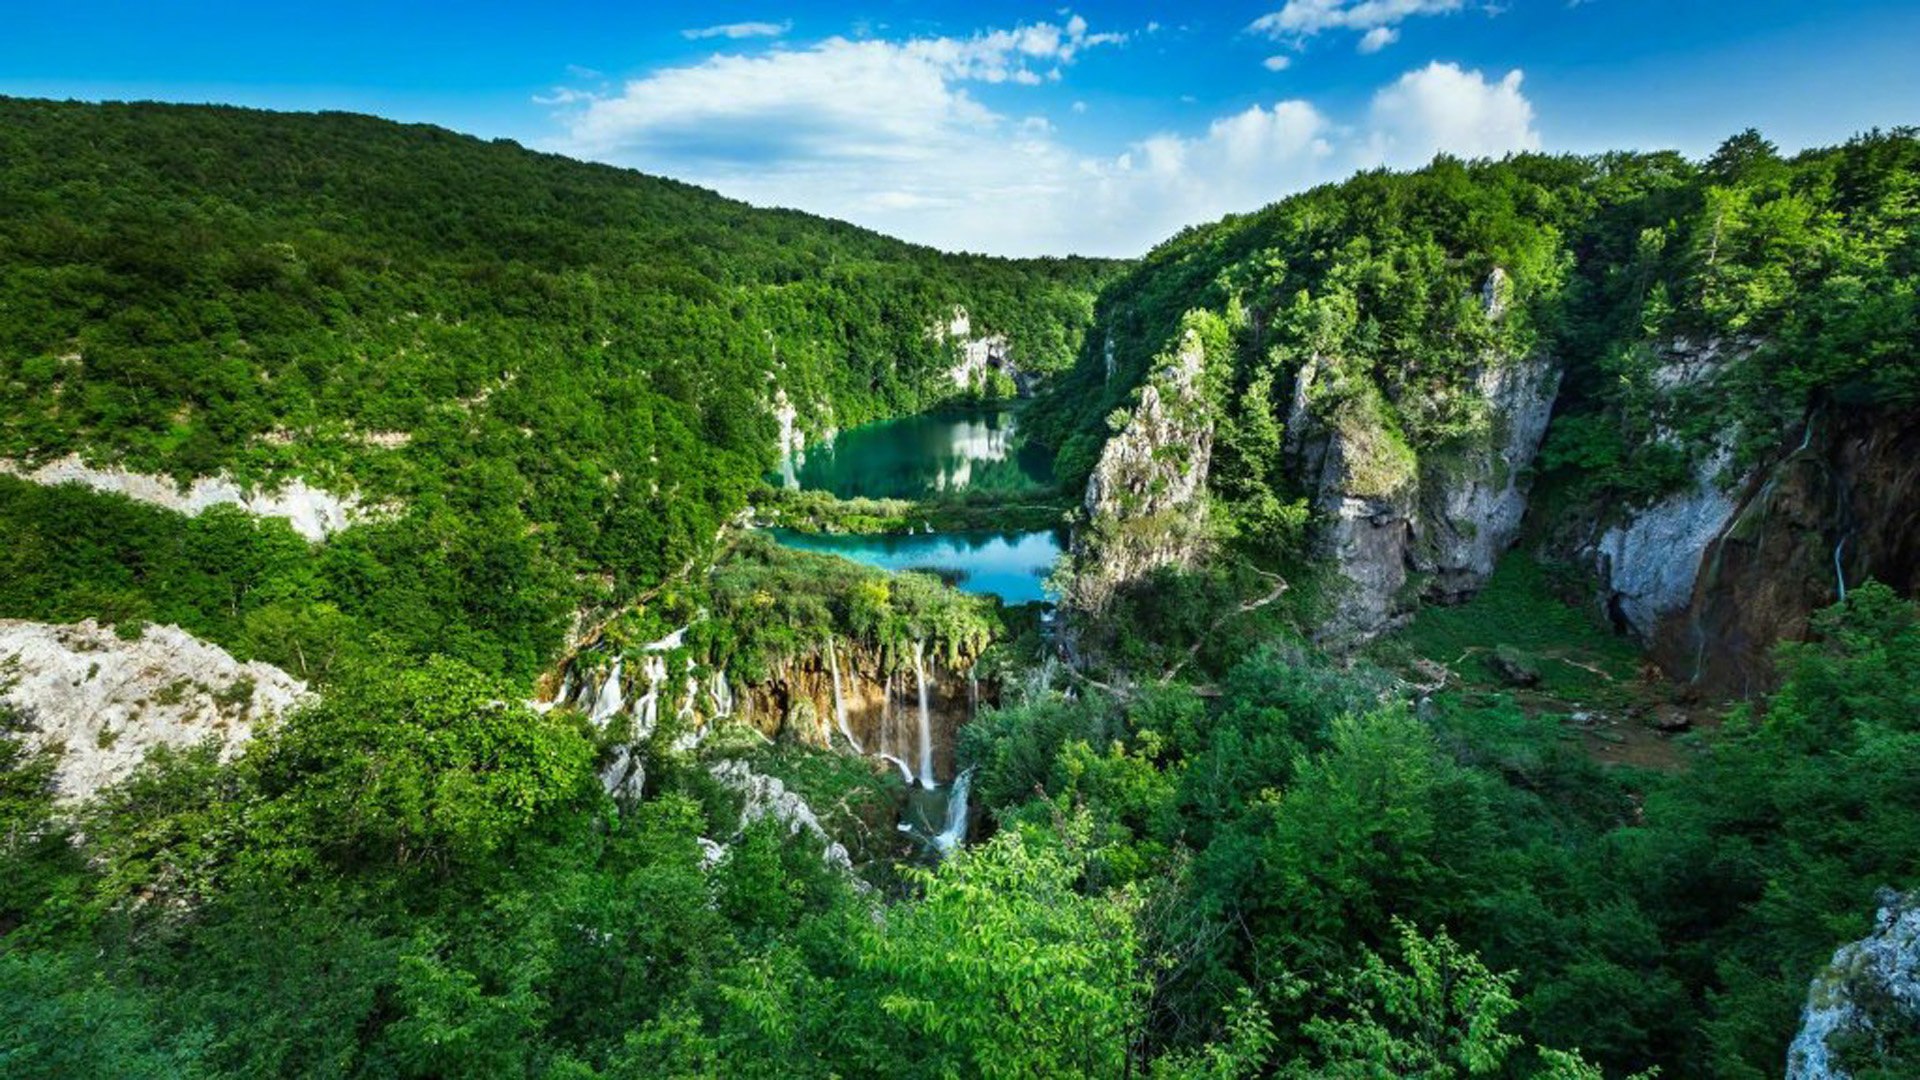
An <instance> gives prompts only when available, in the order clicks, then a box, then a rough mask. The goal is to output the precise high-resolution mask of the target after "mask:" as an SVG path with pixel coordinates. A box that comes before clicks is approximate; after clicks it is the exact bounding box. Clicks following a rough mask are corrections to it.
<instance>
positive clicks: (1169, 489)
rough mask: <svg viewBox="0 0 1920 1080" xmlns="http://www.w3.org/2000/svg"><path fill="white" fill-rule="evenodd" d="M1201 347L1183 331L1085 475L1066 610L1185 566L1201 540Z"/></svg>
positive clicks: (1204, 421)
mask: <svg viewBox="0 0 1920 1080" xmlns="http://www.w3.org/2000/svg"><path fill="white" fill-rule="evenodd" d="M1205 365H1206V349H1205V347H1204V344H1203V343H1202V341H1201V339H1200V335H1199V333H1198V332H1196V331H1194V330H1192V329H1189V330H1188V331H1187V332H1186V333H1185V335H1183V336H1182V338H1181V339H1180V342H1179V344H1178V345H1177V346H1176V347H1175V349H1174V350H1173V351H1172V352H1171V353H1170V354H1168V355H1166V356H1164V357H1162V358H1161V359H1160V360H1159V361H1158V362H1157V364H1156V365H1155V367H1154V369H1153V371H1152V372H1150V373H1149V375H1148V376H1147V379H1146V381H1145V382H1143V383H1142V384H1141V386H1140V390H1139V396H1138V398H1137V399H1136V400H1135V403H1134V406H1133V409H1132V411H1131V413H1130V414H1129V416H1128V418H1127V422H1126V425H1125V426H1124V427H1123V428H1122V429H1121V430H1120V431H1118V432H1116V433H1115V434H1114V435H1113V437H1111V438H1109V439H1108V440H1107V442H1106V445H1105V446H1104V447H1102V448H1101V451H1100V460H1099V462H1098V463H1097V464H1096V465H1095V466H1094V468H1093V472H1092V474H1091V475H1090V476H1088V477H1087V491H1086V498H1085V500H1084V503H1083V509H1084V510H1085V525H1084V527H1083V528H1080V529H1076V531H1075V534H1074V540H1073V555H1074V561H1075V572H1074V575H1073V579H1072V584H1071V588H1070V591H1069V593H1068V595H1067V597H1066V600H1067V602H1068V603H1069V605H1070V606H1072V607H1075V608H1078V609H1080V610H1082V611H1089V612H1092V611H1098V610H1100V609H1101V608H1102V607H1104V606H1105V604H1106V602H1107V600H1108V599H1109V598H1110V597H1111V596H1112V594H1113V591H1114V590H1115V589H1116V588H1118V587H1120V586H1121V585H1123V584H1125V583H1126V582H1129V581H1132V580H1134V579H1136V578H1139V577H1140V576H1141V575H1144V574H1146V573H1147V572H1149V571H1151V570H1153V569H1155V568H1157V567H1161V566H1169V565H1179V564H1182V563H1185V562H1187V561H1189V560H1191V559H1192V558H1193V557H1194V555H1195V554H1196V553H1197V551H1198V546H1199V544H1200V543H1201V541H1202V538H1203V536H1204V531H1205V530H1204V525H1205V520H1206V506H1207V504H1206V499H1205V497H1204V496H1205V492H1206V485H1207V472H1208V469H1209V468H1210V466H1211V464H1212V460H1213V416H1212V413H1211V411H1210V410H1209V409H1208V407H1207V404H1206V402H1205V400H1204V398H1203V396H1202V390H1201V375H1202V372H1203V370H1204V368H1205Z"/></svg>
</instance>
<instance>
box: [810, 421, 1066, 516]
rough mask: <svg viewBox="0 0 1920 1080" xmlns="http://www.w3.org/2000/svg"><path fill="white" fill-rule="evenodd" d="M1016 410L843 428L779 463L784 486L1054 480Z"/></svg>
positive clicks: (840, 492)
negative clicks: (1023, 436)
mask: <svg viewBox="0 0 1920 1080" xmlns="http://www.w3.org/2000/svg"><path fill="white" fill-rule="evenodd" d="M1018 425H1019V420H1018V414H1017V413H1016V412H1015V411H1014V410H1013V409H1008V408H998V409H977V410H967V411H943V412H937V413H926V414H922V415H920V416H909V417H905V418H903V419H900V420H891V421H888V422H886V423H883V424H872V425H869V426H867V427H862V428H855V429H854V430H852V431H846V432H842V433H841V434H840V435H839V437H837V438H835V439H834V440H833V441H831V442H828V443H825V444H822V445H820V446H814V447H809V448H808V449H807V452H806V453H805V455H803V458H802V460H800V461H797V462H796V461H793V460H787V461H783V462H781V465H780V473H779V481H780V483H782V484H783V485H785V486H787V487H797V488H805V489H807V490H810V491H829V492H832V493H833V494H834V495H836V496H838V497H840V498H843V499H850V498H857V497H861V496H865V497H867V498H874V499H920V498H926V497H927V496H930V495H938V494H950V493H955V492H960V491H967V490H984V491H1018V490H1022V489H1026V488H1032V487H1043V486H1046V485H1048V484H1051V483H1052V481H1053V474H1052V468H1051V466H1050V463H1049V462H1048V460H1047V454H1046V452H1045V451H1044V450H1042V449H1039V448H1037V447H1022V446H1020V445H1019V443H1018V440H1017V439H1016V438H1015V435H1016V433H1017V431H1018Z"/></svg>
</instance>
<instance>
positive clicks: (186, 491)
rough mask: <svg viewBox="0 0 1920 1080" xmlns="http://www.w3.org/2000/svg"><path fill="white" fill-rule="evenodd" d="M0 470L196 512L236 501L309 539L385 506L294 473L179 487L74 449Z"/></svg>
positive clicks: (207, 479)
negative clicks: (256, 481) (271, 484)
mask: <svg viewBox="0 0 1920 1080" xmlns="http://www.w3.org/2000/svg"><path fill="white" fill-rule="evenodd" d="M0 473H5V474H8V475H10V476H17V477H20V478H21V479H23V480H30V481H32V482H34V483H36V484H46V485H55V484H82V485H85V486H86V487H90V488H92V489H94V490H95V491H104V492H109V493H112V494H116V495H125V496H126V497H127V498H129V499H133V500H134V501H136V502H143V503H149V504H152V505H154V506H158V507H161V508H163V509H166V510H175V511H178V512H180V513H182V514H198V513H199V512H200V511H202V510H205V509H207V508H208V507H211V506H238V507H239V508H241V509H242V510H245V511H247V512H248V513H250V514H257V515H259V516H261V517H279V518H285V519H287V524H289V525H291V526H293V531H294V532H297V533H299V534H300V535H301V536H304V537H306V538H307V539H309V540H325V539H326V538H327V536H328V535H329V534H331V533H335V532H338V531H339V530H341V529H344V528H346V527H347V526H349V525H352V524H354V523H355V522H357V521H363V520H367V519H369V518H373V517H378V516H381V515H382V514H385V513H386V512H387V511H388V508H375V507H368V506H366V505H364V504H362V503H361V502H360V501H359V500H358V499H356V498H354V497H352V496H342V495H336V494H334V493H332V492H329V491H323V490H321V489H320V488H316V487H312V486H310V485H308V484H307V483H306V481H304V480H300V479H297V478H296V479H292V480H288V481H286V482H285V483H283V484H281V485H280V486H279V487H278V488H276V489H273V490H268V489H265V488H258V487H249V486H244V485H242V484H240V483H239V482H237V481H235V480H234V479H232V478H231V477H228V476H224V475H222V476H203V477H199V478H196V479H195V480H194V481H193V482H192V483H190V484H187V485H186V486H185V487H184V488H183V487H182V486H181V485H179V484H176V483H174V481H173V479H172V478H171V477H166V476H154V475H152V474H150V473H137V472H132V471H130V470H127V469H123V468H119V467H117V466H107V467H100V466H94V465H89V464H87V463H86V462H85V461H84V460H83V459H81V458H80V456H79V455H77V454H69V455H68V456H66V457H63V458H60V459H58V460H56V461H49V462H46V463H44V464H41V465H38V466H29V465H24V464H21V463H20V462H16V461H9V460H5V459H0Z"/></svg>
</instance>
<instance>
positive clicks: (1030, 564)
mask: <svg viewBox="0 0 1920 1080" xmlns="http://www.w3.org/2000/svg"><path fill="white" fill-rule="evenodd" d="M768 532H769V534H770V535H772V536H773V538H774V539H775V540H778V541H779V542H780V543H782V544H785V545H786V546H788V547H791V548H798V549H800V550H802V551H819V552H825V553H827V554H829V555H839V556H841V557H843V558H848V559H852V560H853V561H855V562H860V563H866V564H867V565H868V566H877V567H880V568H881V569H883V570H931V571H933V572H934V573H937V574H939V575H940V576H941V577H943V578H945V579H946V580H947V581H948V582H949V583H950V584H952V585H953V586H954V587H955V588H957V589H960V590H961V591H963V592H974V593H989V594H991V595H994V596H998V597H999V598H1000V599H1001V600H1004V601H1005V602H1007V603H1009V604H1026V603H1031V602H1032V601H1035V600H1046V599H1048V596H1047V591H1046V577H1047V575H1048V574H1049V573H1051V572H1052V570H1053V561H1054V560H1055V559H1056V558H1058V557H1059V556H1060V550H1061V537H1060V535H1059V534H1058V533H1056V532H1052V531H1046V532H1025V533H1023V532H1013V533H993V532H949V533H940V532H936V533H917V534H915V535H913V536H833V535H823V534H820V533H797V532H793V531H791V530H788V529H769V530H768Z"/></svg>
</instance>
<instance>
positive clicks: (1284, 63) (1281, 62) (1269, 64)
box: [1260, 53, 1293, 71]
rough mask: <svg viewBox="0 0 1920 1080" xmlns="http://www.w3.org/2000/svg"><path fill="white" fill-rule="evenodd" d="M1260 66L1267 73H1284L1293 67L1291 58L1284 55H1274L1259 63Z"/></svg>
mask: <svg viewBox="0 0 1920 1080" xmlns="http://www.w3.org/2000/svg"><path fill="white" fill-rule="evenodd" d="M1260 66H1261V67H1263V68H1266V69H1267V70H1268V71H1285V70H1287V68H1289V67H1292V66H1293V57H1291V56H1288V55H1286V54H1285V53H1276V54H1274V55H1272V56H1269V57H1267V58H1266V59H1265V60H1262V61H1260Z"/></svg>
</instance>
